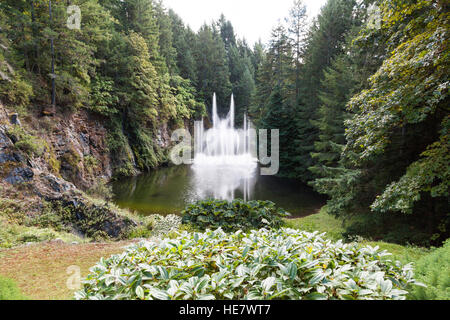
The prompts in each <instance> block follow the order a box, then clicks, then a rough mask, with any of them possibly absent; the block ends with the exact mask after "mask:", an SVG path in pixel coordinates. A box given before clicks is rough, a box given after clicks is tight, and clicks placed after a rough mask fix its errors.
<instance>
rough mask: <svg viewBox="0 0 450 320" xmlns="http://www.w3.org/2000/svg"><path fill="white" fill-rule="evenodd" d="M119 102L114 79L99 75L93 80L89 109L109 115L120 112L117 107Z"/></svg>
mask: <svg viewBox="0 0 450 320" xmlns="http://www.w3.org/2000/svg"><path fill="white" fill-rule="evenodd" d="M118 102H119V99H118V97H117V96H115V95H114V81H112V80H111V79H109V78H106V77H105V78H104V77H97V78H95V79H94V80H93V81H92V82H91V93H90V103H89V106H88V108H89V109H91V110H93V111H95V112H97V113H99V114H102V115H106V116H108V115H111V114H114V113H117V112H118V110H117V109H116V108H115V105H116V104H117V103H118Z"/></svg>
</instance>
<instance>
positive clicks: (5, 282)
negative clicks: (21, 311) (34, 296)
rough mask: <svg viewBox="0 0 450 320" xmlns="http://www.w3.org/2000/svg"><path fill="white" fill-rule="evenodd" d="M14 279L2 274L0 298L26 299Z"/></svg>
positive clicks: (0, 277) (0, 278)
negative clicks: (4, 276)
mask: <svg viewBox="0 0 450 320" xmlns="http://www.w3.org/2000/svg"><path fill="white" fill-rule="evenodd" d="M26 299H27V298H26V297H25V296H24V295H23V294H22V293H21V292H20V290H19V289H18V288H17V285H16V283H15V282H14V281H12V280H10V279H6V278H3V277H2V276H0V300H26Z"/></svg>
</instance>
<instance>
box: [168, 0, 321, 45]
mask: <svg viewBox="0 0 450 320" xmlns="http://www.w3.org/2000/svg"><path fill="white" fill-rule="evenodd" d="M163 2H164V4H165V6H166V7H168V8H172V9H173V10H174V11H175V12H176V13H177V14H178V15H179V16H180V17H181V18H182V19H183V20H184V22H185V23H186V24H188V25H189V26H190V27H191V28H192V29H193V30H194V31H197V30H198V29H199V28H200V26H201V25H203V23H205V22H206V23H208V24H209V23H211V21H212V20H218V19H219V17H220V14H221V13H223V14H224V15H225V17H226V18H227V19H228V20H230V21H231V23H232V24H233V27H234V31H235V33H236V34H237V35H238V37H239V38H245V39H246V40H247V42H248V43H249V44H250V45H253V43H254V42H256V41H258V39H260V38H261V40H262V41H263V42H264V43H265V42H267V41H268V40H269V39H270V34H271V31H272V28H273V27H274V26H275V25H276V24H277V23H278V21H279V20H280V19H281V20H283V19H284V18H285V17H286V16H288V14H289V9H290V8H291V6H292V4H293V3H294V0H163ZM304 2H305V4H306V6H307V8H308V16H309V17H310V18H311V17H313V16H316V15H317V14H318V13H319V10H320V7H321V6H322V5H323V4H325V2H326V0H305V1H304Z"/></svg>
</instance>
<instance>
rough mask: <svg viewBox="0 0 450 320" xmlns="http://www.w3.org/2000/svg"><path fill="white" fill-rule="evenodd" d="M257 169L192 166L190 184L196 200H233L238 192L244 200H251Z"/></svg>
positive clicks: (229, 166) (242, 166) (234, 166)
mask: <svg viewBox="0 0 450 320" xmlns="http://www.w3.org/2000/svg"><path fill="white" fill-rule="evenodd" d="M256 169H257V167H256V166H254V167H251V166H246V165H241V166H238V165H202V166H195V165H194V166H192V172H193V177H192V184H193V186H192V187H193V190H195V194H196V196H195V197H196V198H199V199H206V198H215V199H221V200H229V201H230V200H233V199H235V198H236V192H240V194H241V196H242V198H243V199H244V200H247V199H252V196H253V191H254V188H255V184H256V172H257V170H256Z"/></svg>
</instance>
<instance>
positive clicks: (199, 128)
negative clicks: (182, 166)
mask: <svg viewBox="0 0 450 320" xmlns="http://www.w3.org/2000/svg"><path fill="white" fill-rule="evenodd" d="M235 112H236V111H235V104H234V96H233V95H232V96H231V103H230V111H229V112H228V115H227V117H226V118H225V119H220V117H219V115H218V112H217V99H216V94H214V96H213V107H212V119H213V127H212V128H211V129H209V130H205V128H204V125H203V121H202V122H197V123H196V128H195V130H196V137H195V143H196V147H195V150H196V153H195V157H194V160H193V166H192V168H193V170H194V173H195V181H196V185H198V186H199V189H202V190H204V189H205V186H208V185H211V186H212V185H219V186H220V188H212V189H211V190H210V191H211V194H210V195H209V196H213V197H214V198H218V199H226V200H232V199H234V196H235V191H236V190H241V191H242V194H243V198H244V200H248V199H249V198H250V197H251V193H252V189H253V185H254V181H255V179H254V177H255V174H256V169H257V165H258V160H257V158H255V157H253V156H252V154H251V153H250V152H249V149H250V148H249V137H250V135H249V130H250V125H249V123H248V120H247V115H244V123H243V128H242V129H236V128H235ZM212 182H214V183H212ZM218 182H219V183H218Z"/></svg>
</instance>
